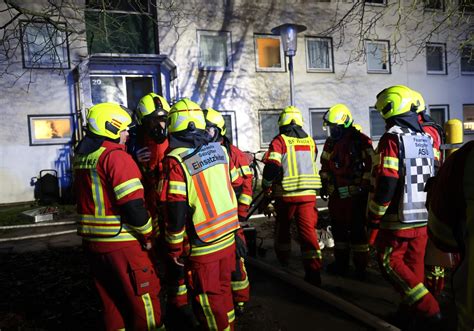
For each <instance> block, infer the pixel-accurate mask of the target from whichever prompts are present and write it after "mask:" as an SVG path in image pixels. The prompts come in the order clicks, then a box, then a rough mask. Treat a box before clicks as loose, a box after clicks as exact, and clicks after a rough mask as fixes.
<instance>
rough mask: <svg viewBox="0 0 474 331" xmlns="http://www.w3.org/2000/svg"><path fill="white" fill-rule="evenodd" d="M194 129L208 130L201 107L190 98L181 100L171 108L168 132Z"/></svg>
mask: <svg viewBox="0 0 474 331" xmlns="http://www.w3.org/2000/svg"><path fill="white" fill-rule="evenodd" d="M194 129H200V130H205V129H206V120H205V119H204V114H203V112H202V110H201V107H199V105H198V104H197V103H195V102H192V101H191V100H189V99H188V98H184V99H181V100H179V101H178V102H176V103H175V104H174V105H173V107H171V110H170V112H169V113H168V131H169V132H170V133H176V132H181V131H185V130H190V131H193V130H194Z"/></svg>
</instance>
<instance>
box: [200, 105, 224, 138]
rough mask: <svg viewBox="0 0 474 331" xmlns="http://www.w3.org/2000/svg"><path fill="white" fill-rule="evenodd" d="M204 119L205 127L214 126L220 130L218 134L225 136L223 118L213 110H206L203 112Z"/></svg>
mask: <svg viewBox="0 0 474 331" xmlns="http://www.w3.org/2000/svg"><path fill="white" fill-rule="evenodd" d="M203 112H204V116H205V117H206V126H215V127H217V128H218V129H219V130H220V134H221V135H222V136H225V133H226V132H227V129H226V127H225V120H224V117H223V116H222V114H221V113H220V112H218V111H217V110H215V109H212V108H207V109H204V110H203Z"/></svg>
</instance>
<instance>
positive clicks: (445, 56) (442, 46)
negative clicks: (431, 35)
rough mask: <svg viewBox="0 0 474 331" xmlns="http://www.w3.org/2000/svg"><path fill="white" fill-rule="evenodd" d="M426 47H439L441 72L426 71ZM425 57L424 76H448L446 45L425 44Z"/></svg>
mask: <svg viewBox="0 0 474 331" xmlns="http://www.w3.org/2000/svg"><path fill="white" fill-rule="evenodd" d="M428 47H441V48H442V52H443V54H442V55H443V70H442V71H435V70H429V69H428ZM425 56H426V74H427V75H447V74H448V57H447V53H446V44H444V43H426V45H425Z"/></svg>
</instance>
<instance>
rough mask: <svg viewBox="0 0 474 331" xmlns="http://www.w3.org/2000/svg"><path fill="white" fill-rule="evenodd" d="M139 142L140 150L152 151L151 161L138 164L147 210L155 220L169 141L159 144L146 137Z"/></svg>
mask: <svg viewBox="0 0 474 331" xmlns="http://www.w3.org/2000/svg"><path fill="white" fill-rule="evenodd" d="M141 140H142V141H139V142H138V145H139V146H140V147H139V148H143V147H148V150H149V151H150V161H148V162H138V165H139V167H140V171H141V173H142V175H143V187H144V189H145V203H146V208H147V209H148V211H149V212H150V214H151V217H152V218H153V219H155V218H156V217H157V201H158V199H159V197H158V194H157V188H158V182H159V178H160V173H161V172H162V170H163V164H162V162H163V159H164V157H165V155H166V150H167V149H168V139H166V140H165V141H164V142H163V143H161V144H157V143H156V142H155V141H154V140H153V139H152V138H150V137H148V136H145V137H143V138H142V139H141Z"/></svg>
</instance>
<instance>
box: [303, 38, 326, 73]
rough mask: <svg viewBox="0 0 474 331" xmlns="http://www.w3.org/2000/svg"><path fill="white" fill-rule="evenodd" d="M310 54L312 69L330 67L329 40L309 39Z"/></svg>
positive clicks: (310, 66)
mask: <svg viewBox="0 0 474 331" xmlns="http://www.w3.org/2000/svg"><path fill="white" fill-rule="evenodd" d="M308 54H309V68H310V69H330V67H329V43H328V41H327V40H309V41H308Z"/></svg>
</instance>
